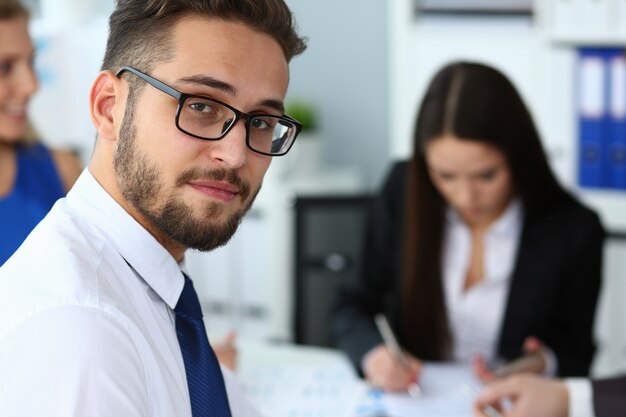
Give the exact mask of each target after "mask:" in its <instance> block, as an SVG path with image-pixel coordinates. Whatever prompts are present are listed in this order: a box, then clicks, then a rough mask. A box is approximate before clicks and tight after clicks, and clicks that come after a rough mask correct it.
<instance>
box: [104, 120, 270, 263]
mask: <svg viewBox="0 0 626 417" xmlns="http://www.w3.org/2000/svg"><path fill="white" fill-rule="evenodd" d="M129 110H130V111H129ZM135 134H136V129H135V127H134V126H133V115H132V109H127V112H126V114H125V115H124V120H123V121H122V126H121V128H120V136H119V143H118V148H117V151H116V153H115V158H114V167H115V173H116V174H117V181H118V185H119V187H120V190H121V192H122V195H123V196H124V198H125V199H126V200H127V201H128V202H130V203H131V204H132V205H133V206H134V207H135V208H136V209H137V210H138V211H139V212H140V213H141V214H142V215H143V216H144V217H145V218H147V219H148V220H149V221H150V222H151V223H152V224H153V225H154V226H155V227H156V228H157V229H158V230H160V231H161V232H162V233H163V234H164V236H166V237H167V238H169V239H171V240H173V241H176V242H178V243H180V244H182V245H183V246H185V247H187V248H193V249H198V250H200V251H210V250H213V249H215V248H217V247H219V246H222V245H225V244H226V243H228V241H229V240H230V238H231V237H232V236H233V234H234V233H235V231H236V230H237V227H238V226H239V223H241V220H242V218H243V216H244V215H245V214H246V212H247V211H248V209H249V208H250V206H251V205H252V202H253V201H254V199H255V197H256V194H257V193H258V191H259V189H260V187H259V188H257V189H256V190H255V191H254V193H253V194H252V195H251V190H250V185H249V183H248V182H246V181H244V180H242V179H241V178H240V177H239V176H238V175H237V174H236V173H235V172H234V171H227V170H225V169H221V168H220V169H212V170H199V169H193V168H192V169H189V170H187V171H184V172H183V173H182V174H181V175H179V176H178V178H177V179H176V184H175V185H176V187H177V188H180V187H182V186H183V185H184V184H185V183H187V182H188V181H190V180H192V179H210V180H216V181H221V180H225V181H227V182H229V183H231V184H234V185H235V186H236V187H237V188H238V189H239V194H238V196H237V197H239V198H241V201H242V203H243V204H242V206H241V208H240V210H238V211H236V212H235V213H233V214H232V215H231V216H230V217H229V218H228V219H226V220H225V221H224V222H222V223H215V222H211V219H214V218H216V217H218V216H220V215H221V214H222V212H223V210H224V208H223V207H222V206H221V205H220V204H219V203H216V202H207V203H206V204H205V205H204V207H203V216H202V217H201V218H196V217H194V215H193V208H192V207H189V206H188V205H187V204H185V202H184V201H183V198H182V197H181V196H180V193H178V192H175V191H172V192H171V193H169V195H166V194H163V189H164V187H163V184H162V183H161V179H160V176H161V175H160V170H159V167H158V166H157V164H156V163H154V162H152V161H150V160H149V159H148V158H147V157H146V156H145V155H144V154H142V153H141V152H140V151H139V150H138V149H137V146H136V141H135Z"/></svg>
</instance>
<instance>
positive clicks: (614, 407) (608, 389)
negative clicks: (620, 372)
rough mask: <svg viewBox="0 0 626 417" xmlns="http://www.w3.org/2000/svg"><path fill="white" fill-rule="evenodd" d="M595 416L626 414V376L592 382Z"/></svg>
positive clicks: (620, 415) (621, 415) (606, 416)
mask: <svg viewBox="0 0 626 417" xmlns="http://www.w3.org/2000/svg"><path fill="white" fill-rule="evenodd" d="M591 385H592V391H593V408H594V411H595V417H618V416H619V417H623V416H626V376H620V377H615V378H608V379H599V380H594V381H592V382H591Z"/></svg>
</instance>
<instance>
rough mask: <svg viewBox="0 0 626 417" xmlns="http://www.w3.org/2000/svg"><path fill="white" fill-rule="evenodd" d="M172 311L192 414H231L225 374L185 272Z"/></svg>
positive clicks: (196, 416) (195, 416)
mask: <svg viewBox="0 0 626 417" xmlns="http://www.w3.org/2000/svg"><path fill="white" fill-rule="evenodd" d="M174 311H175V312H176V334H177V335H178V342H179V343H180V350H181V352H182V354H183V361H184V363H185V372H186V373H187V386H188V387H189V397H190V398H191V414H192V416H193V417H209V416H210V417H231V414H230V407H229V405H228V397H227V396H226V387H225V386H224V377H223V376H222V371H221V370H220V365H219V362H218V361H217V357H216V356H215V352H213V349H212V348H211V346H210V345H209V339H208V338H207V335H206V330H205V328H204V322H203V321H202V309H201V308H200V301H199V300H198V294H197V293H196V290H195V289H194V288H193V282H191V279H189V277H188V276H187V275H185V286H184V287H183V292H182V294H181V295H180V298H179V299H178V304H176V308H175V309H174Z"/></svg>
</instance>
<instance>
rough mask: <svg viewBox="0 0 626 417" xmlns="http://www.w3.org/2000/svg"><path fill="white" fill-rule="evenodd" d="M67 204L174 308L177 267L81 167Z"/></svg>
mask: <svg viewBox="0 0 626 417" xmlns="http://www.w3.org/2000/svg"><path fill="white" fill-rule="evenodd" d="M66 201H67V205H68V207H69V208H70V210H72V211H73V212H74V213H75V214H76V215H77V216H79V217H82V218H84V219H86V220H87V221H88V222H89V223H90V224H92V225H93V226H95V227H96V228H98V229H99V230H100V232H101V233H102V234H103V235H104V236H106V238H107V240H108V242H109V243H110V244H111V246H113V247H114V248H115V249H116V250H117V251H118V252H119V254H120V256H122V257H123V258H124V260H125V261H126V262H127V263H128V264H129V265H131V267H132V268H133V269H134V270H135V272H137V274H139V275H140V276H141V278H142V279H143V280H144V281H145V282H146V283H147V284H148V285H149V286H150V287H151V288H152V289H153V290H154V292H156V293H157V294H158V295H159V296H160V297H161V298H162V299H163V301H165V303H166V304H167V305H168V306H169V307H170V308H172V309H173V308H174V307H175V306H176V303H177V302H178V298H179V297H180V294H181V292H182V290H183V285H184V283H185V282H184V278H183V274H182V271H181V266H180V265H179V264H178V263H177V262H176V260H175V259H174V257H173V256H172V255H171V254H170V253H169V252H168V251H167V250H166V249H165V248H164V247H163V246H162V245H161V244H160V243H159V242H158V241H157V240H156V239H155V238H154V236H152V235H151V234H150V233H149V232H148V231H147V230H146V229H145V228H144V227H143V226H141V225H140V224H139V223H138V222H137V221H136V220H135V219H134V218H133V217H132V216H131V215H130V214H129V213H128V212H127V211H126V210H124V208H122V206H120V205H119V204H118V203H117V201H115V199H113V197H111V195H109V193H107V191H106V190H105V189H104V188H102V186H101V185H100V184H99V183H98V181H97V180H96V179H95V178H94V176H93V175H92V174H91V172H89V168H85V170H84V171H83V172H82V174H81V175H80V177H79V178H78V180H77V181H76V184H74V186H73V187H72V189H71V190H70V192H69V193H68V194H67V199H66Z"/></svg>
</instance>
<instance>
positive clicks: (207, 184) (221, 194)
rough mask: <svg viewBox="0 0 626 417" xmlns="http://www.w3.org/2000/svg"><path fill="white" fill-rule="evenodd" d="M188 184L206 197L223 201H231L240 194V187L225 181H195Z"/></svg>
mask: <svg viewBox="0 0 626 417" xmlns="http://www.w3.org/2000/svg"><path fill="white" fill-rule="evenodd" d="M187 184H189V185H190V186H191V187H192V188H194V189H195V190H197V191H199V192H201V193H202V194H204V195H206V196H209V197H212V198H215V199H218V200H222V201H231V200H233V199H234V198H235V197H236V196H237V194H239V188H238V187H236V186H235V185H233V184H231V183H228V182H223V181H208V180H193V181H189V182H188V183H187Z"/></svg>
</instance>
